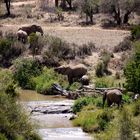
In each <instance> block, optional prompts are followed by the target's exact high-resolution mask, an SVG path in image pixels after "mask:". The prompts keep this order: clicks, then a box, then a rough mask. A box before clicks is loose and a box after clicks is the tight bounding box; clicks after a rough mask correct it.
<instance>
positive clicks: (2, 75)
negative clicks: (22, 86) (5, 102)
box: [0, 70, 17, 97]
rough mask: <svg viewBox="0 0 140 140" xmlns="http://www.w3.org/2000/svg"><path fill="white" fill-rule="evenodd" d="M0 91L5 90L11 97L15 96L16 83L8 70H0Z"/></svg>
mask: <svg viewBox="0 0 140 140" xmlns="http://www.w3.org/2000/svg"><path fill="white" fill-rule="evenodd" d="M0 92H5V93H7V94H8V95H10V96H11V97H15V96H17V92H16V83H15V82H14V80H13V75H12V73H11V72H10V71H9V70H0Z"/></svg>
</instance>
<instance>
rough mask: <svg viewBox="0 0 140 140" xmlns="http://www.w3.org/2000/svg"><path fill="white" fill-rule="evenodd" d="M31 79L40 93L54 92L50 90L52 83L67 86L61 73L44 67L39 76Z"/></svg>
mask: <svg viewBox="0 0 140 140" xmlns="http://www.w3.org/2000/svg"><path fill="white" fill-rule="evenodd" d="M33 81H34V82H35V85H36V90H37V92H39V93H42V94H54V93H52V90H51V87H52V84H54V83H58V84H60V85H61V86H62V87H63V88H66V87H67V86H68V83H67V82H66V79H65V77H64V76H63V75H60V74H58V73H56V72H55V71H54V70H53V69H48V68H45V69H44V70H43V73H42V74H41V75H40V76H38V77H36V78H33Z"/></svg>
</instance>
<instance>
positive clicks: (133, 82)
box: [124, 42, 140, 94]
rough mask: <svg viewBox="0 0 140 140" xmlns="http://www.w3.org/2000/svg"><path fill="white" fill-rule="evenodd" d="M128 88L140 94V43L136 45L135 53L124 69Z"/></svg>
mask: <svg viewBox="0 0 140 140" xmlns="http://www.w3.org/2000/svg"><path fill="white" fill-rule="evenodd" d="M124 74H125V77H126V88H127V90H129V91H132V92H135V93H139V94H140V88H139V85H140V42H138V43H136V47H135V52H134V55H133V56H132V58H131V60H130V61H129V62H128V64H127V66H126V67H125V69H124Z"/></svg>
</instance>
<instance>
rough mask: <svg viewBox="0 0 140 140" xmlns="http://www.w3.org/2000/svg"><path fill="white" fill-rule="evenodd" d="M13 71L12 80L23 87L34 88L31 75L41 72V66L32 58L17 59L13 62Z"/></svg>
mask: <svg viewBox="0 0 140 140" xmlns="http://www.w3.org/2000/svg"><path fill="white" fill-rule="evenodd" d="M14 66H15V70H16V71H15V73H14V80H15V81H17V82H18V84H19V86H21V87H22V88H24V89H34V88H35V84H34V82H33V80H32V77H34V76H38V75H39V74H41V70H42V68H41V66H40V65H39V63H38V62H37V61H35V60H32V59H17V60H16V61H15V62H14Z"/></svg>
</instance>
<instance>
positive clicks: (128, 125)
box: [120, 108, 134, 140]
mask: <svg viewBox="0 0 140 140" xmlns="http://www.w3.org/2000/svg"><path fill="white" fill-rule="evenodd" d="M132 128H133V123H132V118H131V114H130V113H129V112H128V110H127V108H123V110H122V112H121V115H120V140H132V139H133V138H134V137H133V134H132V132H133V130H132Z"/></svg>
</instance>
